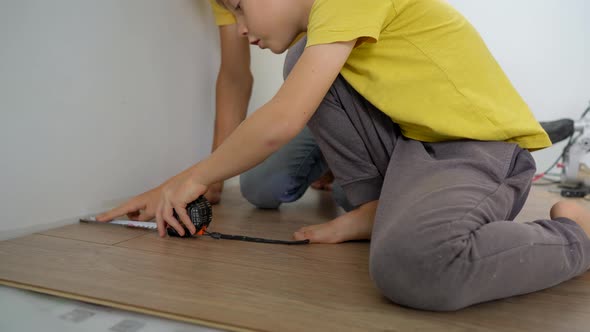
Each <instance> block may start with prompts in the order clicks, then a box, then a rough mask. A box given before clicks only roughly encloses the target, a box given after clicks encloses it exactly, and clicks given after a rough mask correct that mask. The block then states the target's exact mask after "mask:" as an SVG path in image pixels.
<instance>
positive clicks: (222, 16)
mask: <svg viewBox="0 0 590 332" xmlns="http://www.w3.org/2000/svg"><path fill="white" fill-rule="evenodd" d="M209 2H210V3H211V8H213V15H215V24H217V25H219V26H222V25H231V24H235V23H236V18H235V17H234V15H233V14H232V13H230V12H229V11H227V9H225V8H223V7H221V6H220V5H218V4H217V2H215V0H209Z"/></svg>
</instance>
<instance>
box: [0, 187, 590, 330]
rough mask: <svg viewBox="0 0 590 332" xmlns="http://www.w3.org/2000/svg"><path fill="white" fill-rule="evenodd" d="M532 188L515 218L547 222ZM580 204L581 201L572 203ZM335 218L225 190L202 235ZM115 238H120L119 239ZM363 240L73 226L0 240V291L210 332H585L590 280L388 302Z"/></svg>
mask: <svg viewBox="0 0 590 332" xmlns="http://www.w3.org/2000/svg"><path fill="white" fill-rule="evenodd" d="M545 189H546V188H537V187H534V188H533V190H532V191H531V196H530V198H529V200H528V201H527V203H526V205H525V207H524V209H523V212H522V213H521V215H520V216H519V218H518V219H517V220H519V221H528V220H534V219H535V218H546V217H548V211H549V208H550V207H551V205H552V204H553V202H555V201H557V200H559V199H561V198H560V197H559V195H556V194H553V193H548V192H546V191H545ZM578 201H579V202H580V203H581V204H583V205H586V206H588V202H587V201H584V200H578ZM340 213H342V211H341V210H339V209H337V208H336V207H335V206H334V204H333V203H332V202H331V199H330V197H329V195H327V194H326V193H319V192H316V191H310V192H309V193H307V194H306V196H305V197H304V198H303V199H302V200H300V201H298V202H296V203H293V204H286V205H283V206H281V208H280V211H265V210H258V209H254V208H252V207H251V206H250V205H249V204H248V203H247V202H246V201H245V200H244V199H243V198H241V196H240V195H239V192H238V189H237V188H236V187H228V188H227V189H226V191H225V192H224V197H223V202H222V204H220V205H218V206H215V207H214V221H213V223H212V224H211V228H210V229H211V230H212V231H219V232H227V233H235V234H243V235H249V236H257V237H270V238H277V239H290V237H291V234H292V232H293V231H294V230H296V229H298V228H299V227H301V226H302V225H306V224H314V223H320V222H325V221H327V220H330V219H331V218H334V217H335V216H337V215H339V214H340ZM119 233H121V237H119V235H120V234H119ZM368 257H369V242H366V241H364V242H363V241H361V242H351V243H345V244H341V245H305V246H283V245H269V244H259V243H246V242H238V241H230V240H215V239H211V238H192V239H180V238H165V239H161V238H159V237H158V236H157V234H156V233H155V232H150V231H146V230H141V229H126V228H123V227H118V226H111V225H95V224H77V225H70V226H66V227H63V228H59V229H56V230H52V231H48V232H44V233H41V234H34V235H31V236H27V237H23V238H18V239H13V240H10V241H4V242H0V283H2V284H6V285H9V286H13V287H20V288H25V289H31V290H35V291H39V292H43V293H48V294H53V295H57V296H64V297H70V298H75V299H78V300H83V301H88V302H92V303H97V304H102V305H109V306H113V307H118V308H123V309H127V310H133V311H138V312H142V313H148V314H152V315H157V316H162V317H166V318H172V319H177V320H182V321H187V322H192V323H198V324H202V325H207V326H212V327H216V328H224V329H228V330H235V331H244V330H256V331H301V330H309V331H416V330H420V331H473V330H477V331H588V326H590V274H588V273H586V274H584V275H582V276H580V277H577V278H574V279H573V280H570V281H568V282H565V283H563V284H561V285H558V286H556V287H553V288H549V289H546V290H543V291H540V292H536V293H532V294H527V295H522V296H517V297H512V298H508V299H504V300H499V301H493V302H488V303H483V304H479V305H475V306H472V307H470V308H467V309H464V310H461V311H457V312H450V313H436V312H425V311H418V310H412V309H408V308H404V307H401V306H398V305H395V304H393V303H390V302H389V301H388V300H386V299H385V298H384V297H382V296H381V295H380V294H379V292H378V291H377V290H376V289H375V287H374V286H373V285H372V283H371V279H370V276H369V271H368Z"/></svg>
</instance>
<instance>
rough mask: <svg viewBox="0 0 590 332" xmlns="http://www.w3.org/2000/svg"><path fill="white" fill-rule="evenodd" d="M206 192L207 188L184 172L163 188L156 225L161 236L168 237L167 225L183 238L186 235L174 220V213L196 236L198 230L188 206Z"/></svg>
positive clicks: (189, 173)
mask: <svg viewBox="0 0 590 332" xmlns="http://www.w3.org/2000/svg"><path fill="white" fill-rule="evenodd" d="M206 192H207V186H206V185H204V184H201V183H199V181H198V180H197V179H196V177H195V176H194V174H193V173H192V172H190V171H189V172H183V173H181V174H179V175H177V176H175V177H174V178H172V179H170V180H169V181H167V182H166V183H165V184H164V185H163V186H162V190H161V195H160V201H159V203H158V207H157V209H156V223H157V224H158V233H159V234H160V236H161V237H164V236H166V226H167V225H170V227H173V228H174V229H175V230H176V232H178V234H180V235H181V236H183V235H184V234H185V231H184V228H183V227H182V225H181V224H180V222H179V221H178V220H176V218H174V215H173V213H174V211H176V214H178V216H179V217H180V221H181V222H182V223H183V224H184V226H186V228H187V229H188V230H189V231H190V233H191V234H193V235H194V234H195V233H196V231H197V229H196V228H195V225H193V223H192V221H191V219H190V217H189V216H188V213H187V212H186V206H187V205H188V203H190V202H192V201H194V200H195V199H197V198H199V196H201V195H203V194H205V193H206Z"/></svg>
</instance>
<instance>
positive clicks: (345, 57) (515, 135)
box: [156, 0, 590, 311]
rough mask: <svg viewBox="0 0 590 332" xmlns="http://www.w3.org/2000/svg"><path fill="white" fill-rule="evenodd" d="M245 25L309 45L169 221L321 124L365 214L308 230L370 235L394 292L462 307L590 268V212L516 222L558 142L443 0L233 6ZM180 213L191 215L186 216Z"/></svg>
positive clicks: (165, 220)
mask: <svg viewBox="0 0 590 332" xmlns="http://www.w3.org/2000/svg"><path fill="white" fill-rule="evenodd" d="M218 2H220V3H221V4H223V5H224V6H225V7H226V8H228V9H229V10H231V11H232V13H233V14H234V15H235V16H236V18H237V20H238V32H239V33H241V34H242V35H244V36H247V37H248V38H249V40H250V41H251V42H252V43H254V44H256V45H258V46H259V47H261V48H268V49H270V50H271V51H273V52H275V53H281V52H284V51H285V50H287V48H288V47H289V46H290V45H291V44H292V43H293V41H294V40H295V39H296V38H297V36H299V35H300V34H301V33H304V32H305V33H307V44H306V48H305V50H304V51H303V53H302V55H301V56H300V57H299V59H298V61H297V63H296V64H295V65H294V67H293V68H292V71H291V73H290V75H289V76H288V78H287V79H286V81H285V83H284V84H283V86H282V87H281V89H280V90H279V91H278V93H277V94H276V96H275V97H274V98H273V99H272V100H271V101H269V102H268V103H267V104H266V105H264V106H263V107H261V108H260V109H259V110H258V111H256V112H255V113H254V114H252V116H250V117H249V118H248V119H246V120H245V121H244V122H243V123H242V125H240V127H238V128H237V129H236V130H235V131H234V132H233V133H232V135H231V136H230V137H229V138H228V139H227V140H226V141H225V142H224V143H223V144H222V145H221V146H220V147H219V148H218V149H217V150H216V151H215V152H214V153H212V154H211V156H210V157H209V158H207V159H205V160H203V161H201V162H199V163H198V164H196V165H194V166H193V167H191V168H189V169H187V170H186V171H185V172H183V173H181V174H179V175H177V176H176V177H174V178H173V179H171V180H169V181H168V182H167V183H166V184H165V185H164V187H163V189H162V193H163V194H162V196H161V199H160V203H159V205H158V211H157V214H156V220H157V223H158V230H159V232H160V235H161V236H164V235H165V232H164V230H165V227H166V225H170V226H171V227H174V228H176V229H177V230H179V231H182V228H181V226H180V223H183V224H184V225H186V226H187V228H189V229H190V231H191V232H194V231H195V230H194V227H192V224H191V222H190V219H189V218H188V216H187V214H186V211H184V210H183V209H184V207H185V206H186V204H187V203H189V202H191V201H192V200H194V199H196V198H197V197H198V196H199V195H202V194H203V193H204V192H206V190H207V188H208V186H209V185H210V184H211V183H215V182H217V181H220V180H222V179H226V178H229V177H231V176H233V175H236V174H239V173H241V172H243V171H245V170H247V169H249V168H252V167H253V166H255V165H256V164H258V163H260V162H261V161H262V160H264V159H265V158H266V157H267V156H269V155H270V154H271V153H272V152H274V151H276V150H277V149H279V148H280V147H281V146H282V145H284V144H285V143H286V142H288V141H290V140H291V139H292V138H293V137H295V136H296V135H297V134H298V133H299V132H300V131H301V130H302V129H303V128H304V127H305V126H306V125H307V126H309V128H310V129H311V131H312V132H313V134H314V136H315V138H316V139H317V141H318V144H319V146H320V148H321V150H322V152H323V154H324V156H325V158H326V159H327V161H328V164H329V166H330V168H331V169H332V171H333V173H334V175H335V177H336V179H337V180H339V181H340V183H341V184H342V186H343V188H344V191H345V192H346V195H347V198H348V200H349V201H350V203H351V204H353V205H354V206H355V209H354V210H352V211H350V212H348V213H347V214H344V215H342V216H340V217H338V218H336V219H334V220H332V221H330V222H329V223H325V224H321V225H315V226H310V227H305V228H303V229H301V230H299V231H298V232H296V233H295V234H294V237H295V239H309V240H311V241H312V242H313V243H339V242H343V241H348V240H355V239H370V240H371V251H370V258H369V259H370V273H371V277H372V279H373V281H374V283H375V285H376V286H377V287H378V288H379V290H380V291H381V292H382V293H383V295H385V296H386V297H388V298H389V299H391V300H392V301H394V302H396V303H399V304H402V305H406V306H410V307H413V308H418V309H426V310H439V311H445V310H456V309H460V308H463V307H466V306H469V305H472V304H475V303H479V302H484V301H489V300H494V299H499V298H504V297H508V296H513V295H518V294H524V293H529V292H533V291H537V290H540V289H544V288H547V287H550V286H553V285H556V284H558V283H561V282H563V281H566V280H568V279H571V278H572V277H574V276H576V275H579V274H582V273H584V272H585V271H586V270H587V269H588V267H590V238H589V237H588V234H589V233H590V213H589V212H588V211H586V210H585V209H583V208H581V207H579V206H578V205H576V204H573V203H570V202H567V201H562V202H559V203H557V204H555V205H554V206H553V207H552V209H551V211H550V216H551V219H544V220H536V221H532V222H528V223H516V222H513V221H512V220H513V219H514V217H515V216H516V215H517V214H518V213H519V211H520V210H521V208H522V206H523V204H524V202H525V200H526V198H527V195H528V192H529V189H530V185H531V178H532V176H533V174H534V172H535V163H534V160H533V158H532V156H531V154H530V153H529V150H533V149H541V148H544V147H546V146H549V145H550V142H549V139H548V137H547V135H546V133H545V132H544V131H543V129H542V128H541V127H540V126H539V124H538V122H537V121H536V120H535V119H534V117H533V115H532V114H531V112H530V110H529V109H528V107H527V105H526V104H525V103H524V101H523V100H522V98H521V97H520V96H519V95H518V93H517V92H516V91H515V89H514V88H513V87H512V85H511V84H510V82H509V80H508V78H507V77H506V76H505V74H504V73H503V71H502V70H501V68H500V67H499V65H498V64H497V63H496V61H495V60H494V58H493V56H492V55H491V54H490V52H489V51H488V49H487V48H486V46H485V44H484V43H483V41H482V40H481V38H480V37H479V35H478V34H477V32H476V31H475V30H474V29H473V27H472V26H471V25H470V24H469V23H468V22H467V20H466V19H465V18H464V17H463V16H461V15H460V14H459V13H458V12H457V11H456V10H455V9H454V8H452V7H451V6H450V5H449V4H448V3H447V2H445V1H443V0H363V1H358V0H298V1H292V0H223V1H221V0H220V1H218ZM173 209H174V210H176V211H177V212H178V214H179V216H180V220H176V219H175V218H174V217H173Z"/></svg>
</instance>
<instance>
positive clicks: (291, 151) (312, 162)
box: [240, 127, 352, 211]
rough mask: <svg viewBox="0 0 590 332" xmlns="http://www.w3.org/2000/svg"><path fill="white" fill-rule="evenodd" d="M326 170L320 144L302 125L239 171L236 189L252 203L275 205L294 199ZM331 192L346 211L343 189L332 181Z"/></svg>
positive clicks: (348, 206)
mask: <svg viewBox="0 0 590 332" xmlns="http://www.w3.org/2000/svg"><path fill="white" fill-rule="evenodd" d="M327 170H328V165H327V164H326V161H325V160H324V157H323V155H322V152H321V151H320V148H319V147H318V145H317V144H316V142H315V139H314V138H313V136H312V134H311V131H310V130H309V129H308V128H307V127H305V129H303V131H302V132H301V133H299V135H297V136H296V137H295V138H294V139H293V140H291V142H289V143H287V144H286V145H285V146H283V147H282V148H281V149H279V150H278V151H277V152H275V153H273V154H272V155H271V156H270V157H269V158H268V159H266V160H265V161H264V162H263V163H262V164H260V165H258V166H256V167H254V168H253V169H251V170H249V171H247V172H245V173H243V174H242V175H240V190H241V191H242V196H244V198H246V199H247V200H248V201H249V202H250V203H252V204H253V205H254V206H256V207H258V208H262V209H276V208H278V207H279V205H281V203H287V202H293V201H296V200H298V199H299V198H300V197H301V196H303V194H304V193H305V191H306V190H307V188H308V187H309V185H310V184H311V183H312V182H313V181H315V180H317V179H318V178H319V177H320V176H322V175H323V174H324V173H325V172H326V171H327ZM332 195H333V197H334V200H335V201H336V203H337V204H338V205H340V206H341V207H342V208H344V209H345V210H346V211H350V210H352V206H350V204H349V203H348V201H347V199H346V196H345V194H344V191H343V190H342V188H341V187H340V186H339V185H337V184H336V183H334V185H333V189H332Z"/></svg>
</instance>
